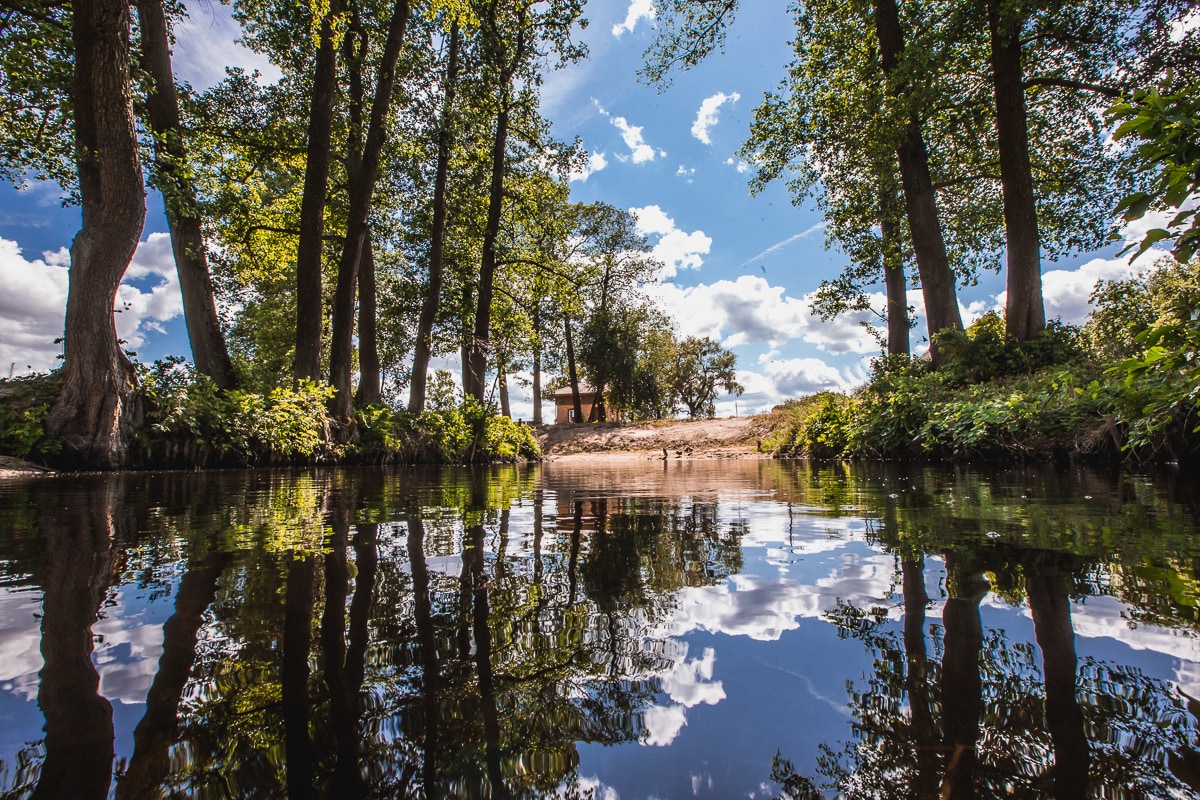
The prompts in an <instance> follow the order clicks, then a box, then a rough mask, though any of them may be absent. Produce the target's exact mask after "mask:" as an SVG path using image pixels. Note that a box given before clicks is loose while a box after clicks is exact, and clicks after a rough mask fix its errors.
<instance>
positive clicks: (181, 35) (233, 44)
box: [171, 2, 283, 90]
mask: <svg viewBox="0 0 1200 800" xmlns="http://www.w3.org/2000/svg"><path fill="white" fill-rule="evenodd" d="M187 7H188V8H187V10H188V16H187V17H186V18H185V19H184V20H183V22H182V23H181V24H179V25H176V26H175V38H176V43H175V47H174V48H173V52H172V53H171V60H172V66H174V68H175V74H176V76H177V78H178V79H179V80H181V81H184V82H187V83H190V84H191V85H192V86H193V87H194V88H196V89H199V90H204V89H208V88H209V87H211V86H213V85H215V84H217V83H219V82H220V81H221V80H222V79H223V78H224V77H225V67H226V66H231V67H242V68H243V69H245V70H246V71H247V72H254V71H255V70H257V71H258V72H259V73H260V74H261V75H262V78H263V81H265V82H268V83H275V82H277V81H278V80H279V79H280V77H282V75H283V73H282V72H280V71H279V68H278V67H276V66H275V65H274V64H272V63H271V61H270V60H269V59H268V58H267V57H266V56H264V55H261V54H259V53H256V52H254V51H253V50H251V49H249V48H248V47H246V46H245V45H243V44H241V43H240V41H239V39H240V37H241V35H242V28H241V25H239V24H238V22H237V20H235V19H234V18H233V12H232V9H231V8H230V7H229V6H226V5H224V4H221V3H196V2H189V3H187Z"/></svg>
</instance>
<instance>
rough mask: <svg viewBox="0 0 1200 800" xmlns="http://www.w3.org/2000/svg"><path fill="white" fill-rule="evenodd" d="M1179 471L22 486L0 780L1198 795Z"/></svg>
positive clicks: (746, 471) (51, 792) (1197, 596)
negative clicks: (1173, 474) (1152, 475)
mask: <svg viewBox="0 0 1200 800" xmlns="http://www.w3.org/2000/svg"><path fill="white" fill-rule="evenodd" d="M1173 481H1174V479H1171V480H1167V481H1165V482H1163V481H1160V482H1157V483H1155V482H1151V481H1149V480H1145V479H1134V478H1122V477H1120V476H1114V475H1102V474H1093V473H1084V472H1066V473H1055V472H1043V471H1039V470H1026V471H1016V472H1009V473H1004V474H1000V475H981V474H976V473H970V472H963V471H958V472H947V471H941V470H936V469H920V468H918V469H911V470H899V469H885V468H861V467H854V468H851V467H846V466H838V467H829V468H813V467H804V466H794V465H785V464H778V463H774V462H767V461H762V462H738V463H718V462H680V463H670V464H667V465H663V464H661V463H650V464H637V463H630V464H625V465H622V466H618V467H616V468H613V469H605V470H597V469H595V468H594V466H593V467H592V468H589V469H585V468H582V467H579V466H571V465H568V464H550V465H546V466H545V467H542V468H540V469H528V470H519V469H495V470H476V471H447V472H441V473H434V472H401V473H390V474H381V473H377V472H366V471H364V472H354V471H340V472H328V473H303V474H285V473H247V474H238V473H228V474H208V475H196V476H190V475H158V476H117V477H107V478H87V479H78V480H47V481H38V482H35V483H31V484H27V485H25V484H8V485H5V486H3V487H0V523H2V524H3V526H4V528H5V529H6V530H9V531H12V534H11V536H8V537H6V538H5V539H4V540H3V541H0V601H2V602H3V606H4V608H6V609H13V610H14V612H15V614H16V616H15V617H13V618H12V619H8V620H6V621H5V624H4V637H5V639H6V641H5V642H4V643H2V644H3V647H0V652H2V653H4V654H5V663H3V664H0V667H2V669H0V719H3V720H5V722H6V725H5V727H7V728H9V729H10V731H11V732H10V733H8V734H5V735H4V736H3V737H0V792H3V796H4V797H6V798H7V797H14V798H15V797H72V798H93V797H94V798H102V797H108V796H115V797H117V798H119V799H120V800H124V799H125V798H156V797H169V796H183V795H187V796H193V795H195V796H203V797H213V798H218V797H230V798H234V797H251V796H252V797H289V798H307V797H338V798H356V797H362V798H365V797H434V798H436V797H480V798H483V797H496V798H500V797H540V796H547V795H556V796H584V795H587V794H591V795H592V796H595V797H604V798H612V797H625V798H629V797H644V796H651V795H654V796H658V797H683V796H732V795H739V796H753V797H767V796H779V797H784V796H786V797H794V798H799V797H818V796H823V795H822V793H824V795H827V796H835V795H836V796H842V797H864V798H865V797H884V796H905V797H916V798H935V797H941V798H947V797H953V798H966V797H1011V796H1019V797H1056V798H1075V797H1089V796H1114V797H1123V796H1129V797H1134V796H1138V797H1141V796H1147V797H1170V796H1180V795H1186V794H1188V793H1189V792H1192V791H1197V790H1200V781H1198V779H1197V775H1198V774H1200V773H1198V769H1197V767H1198V766H1200V754H1198V752H1197V749H1196V748H1197V728H1198V724H1197V717H1196V714H1195V711H1196V710H1197V704H1196V703H1195V701H1193V700H1191V697H1192V696H1195V695H1196V694H1197V693H1200V645H1198V639H1200V637H1197V629H1196V624H1197V622H1196V613H1195V610H1196V608H1197V606H1198V604H1200V592H1197V572H1196V567H1197V564H1200V562H1198V561H1197V557H1198V556H1200V552H1197V537H1196V533H1197V530H1196V510H1195V507H1194V505H1193V504H1194V499H1193V498H1194V497H1195V495H1194V494H1193V493H1191V492H1190V491H1189V490H1188V489H1187V487H1185V486H1183V485H1182V484H1178V483H1175V482H1173ZM34 592H36V593H37V594H36V596H39V597H40V598H41V602H40V605H39V606H32V605H31V604H30V603H29V601H28V598H30V597H31V596H35V595H31V593H34ZM35 611H36V613H37V615H38V616H34V612H35ZM18 642H26V643H27V646H32V647H35V648H40V653H41V659H40V661H39V662H38V663H34V662H33V661H31V660H30V658H26V657H16V654H18V653H19V652H20V648H19V646H18V645H17V644H15V643H18ZM10 654H13V656H14V657H12V658H10V657H9V656H10ZM35 672H36V676H35V675H34V674H33V673H35ZM118 674H119V675H126V676H145V678H144V679H140V678H139V679H138V680H133V679H129V678H127V679H123V680H117V677H116V676H117V675H118ZM33 686H36V693H34V692H33V689H32V688H31V687H33ZM847 688H848V689H849V691H848V693H847V691H846V689H847ZM773 754H775V758H774V759H772V755H773Z"/></svg>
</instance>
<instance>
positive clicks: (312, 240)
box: [293, 0, 341, 381]
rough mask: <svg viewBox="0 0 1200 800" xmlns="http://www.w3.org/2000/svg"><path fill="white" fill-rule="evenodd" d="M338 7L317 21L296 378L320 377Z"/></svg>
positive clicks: (299, 253)
mask: <svg viewBox="0 0 1200 800" xmlns="http://www.w3.org/2000/svg"><path fill="white" fill-rule="evenodd" d="M316 8H317V7H314V11H315V10H316ZM340 13H341V2H340V0H330V2H329V3H328V4H327V5H326V6H325V13H324V14H323V15H322V16H321V18H320V22H319V23H318V27H319V29H320V33H319V40H318V41H319V43H318V45H317V53H316V59H315V61H314V62H313V67H312V69H313V80H312V94H311V96H310V99H309V112H308V146H307V154H306V157H305V160H304V165H305V166H304V199H303V201H302V203H301V207H300V235H299V241H298V242H297V245H296V349H295V362H294V365H293V378H294V379H295V380H297V381H301V380H318V379H319V378H320V377H321V340H322V335H321V328H322V324H323V321H324V318H325V315H324V313H323V310H322V309H323V303H322V300H321V298H322V279H321V274H322V271H321V257H322V252H323V246H324V245H323V243H324V239H325V200H326V192H327V190H328V183H329V161H330V157H331V148H332V140H333V107H334V99H335V94H336V91H337V48H336V46H335V42H334V25H335V23H336V22H337V20H338V17H339V15H340ZM314 21H315V20H314Z"/></svg>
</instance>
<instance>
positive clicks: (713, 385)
mask: <svg viewBox="0 0 1200 800" xmlns="http://www.w3.org/2000/svg"><path fill="white" fill-rule="evenodd" d="M672 387H673V389H674V391H675V394H676V396H677V397H678V398H679V401H680V402H681V403H683V404H684V405H685V406H687V410H688V416H689V417H708V418H710V419H711V418H712V417H713V416H715V415H716V399H717V389H718V388H721V389H724V390H725V391H726V392H729V393H730V394H735V395H738V396H740V395H741V394H742V392H744V391H746V389H745V387H743V386H742V385H741V384H740V383H738V380H737V356H735V355H734V354H733V352H732V351H730V350H726V349H725V348H723V347H721V345H720V344H719V343H718V342H715V341H713V340H712V339H709V338H708V337H705V338H703V339H700V338H698V337H695V336H689V337H688V338H686V339H684V340H683V341H682V342H680V343H679V344H678V346H677V348H676V351H675V366H674V369H673V370H672Z"/></svg>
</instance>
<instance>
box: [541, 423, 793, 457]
mask: <svg viewBox="0 0 1200 800" xmlns="http://www.w3.org/2000/svg"><path fill="white" fill-rule="evenodd" d="M770 429H771V426H770V423H769V421H768V418H767V417H766V416H765V415H764V416H752V417H730V418H727V419H698V420H662V421H658V422H642V423H600V424H591V425H569V424H560V425H543V426H542V427H540V428H539V429H538V430H537V439H538V443H539V444H540V445H541V446H542V452H543V453H544V454H545V456H546V458H548V459H551V460H555V459H559V458H564V457H573V458H574V457H579V456H581V455H586V456H588V457H595V456H597V455H600V454H605V455H610V456H619V457H625V458H628V457H642V458H660V459H661V458H662V457H663V450H664V449H665V450H666V454H667V458H760V457H763V456H762V454H760V453H759V452H758V440H759V439H761V438H762V437H763V436H764V435H765V434H766V433H767V432H768V431H769V430H770Z"/></svg>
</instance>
